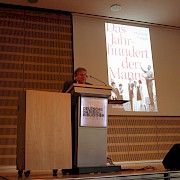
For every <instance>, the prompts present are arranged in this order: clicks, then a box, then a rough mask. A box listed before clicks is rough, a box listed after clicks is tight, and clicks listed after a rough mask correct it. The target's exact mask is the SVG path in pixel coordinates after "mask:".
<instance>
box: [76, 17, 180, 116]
mask: <svg viewBox="0 0 180 180" xmlns="http://www.w3.org/2000/svg"><path fill="white" fill-rule="evenodd" d="M73 46H74V68H75V69H76V68H77V67H85V68H86V69H87V71H88V75H89V76H92V77H88V78H87V81H88V82H90V83H92V84H95V85H109V86H111V87H112V94H111V97H110V98H111V99H114V100H116V99H117V100H118V99H119V100H127V101H128V102H127V103H124V104H113V105H108V114H109V115H148V116H150V115H152V116H154V115H155V116H180V96H179V92H180V84H179V83H180V80H179V77H180V71H179V67H180V30H179V29H175V28H168V27H163V26H157V25H156V26H155V25H147V24H137V23H132V22H131V23H129V22H125V21H117V20H116V21H115V20H112V19H103V18H97V17H89V16H82V15H78V14H73Z"/></svg>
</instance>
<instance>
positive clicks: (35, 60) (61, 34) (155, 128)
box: [0, 6, 180, 167]
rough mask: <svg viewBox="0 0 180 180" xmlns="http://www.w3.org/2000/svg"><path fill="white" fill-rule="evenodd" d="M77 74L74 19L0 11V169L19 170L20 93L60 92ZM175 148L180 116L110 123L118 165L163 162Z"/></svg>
mask: <svg viewBox="0 0 180 180" xmlns="http://www.w3.org/2000/svg"><path fill="white" fill-rule="evenodd" d="M73 69H74V68H73V49H72V20H71V15H70V14H67V13H63V12H57V11H45V10H40V9H34V10H33V9H27V8H20V7H9V6H1V7H0V167H1V166H15V165H16V141H17V121H18V97H19V95H20V94H21V92H22V91H25V90H27V89H36V90H43V91H61V90H62V85H63V83H64V81H65V80H70V79H72V78H73ZM176 143H180V117H152V116H150V117H149V116H109V118H108V156H109V157H111V159H112V160H113V161H114V162H122V161H143V160H160V159H163V158H164V156H165V154H166V153H167V152H168V151H169V149H170V148H171V147H172V146H173V145H174V144H176Z"/></svg>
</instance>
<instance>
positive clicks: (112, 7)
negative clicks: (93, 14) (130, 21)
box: [111, 4, 122, 11]
mask: <svg viewBox="0 0 180 180" xmlns="http://www.w3.org/2000/svg"><path fill="white" fill-rule="evenodd" d="M121 8H122V7H121V6H120V5H119V4H113V5H112V6H111V11H119V10H121Z"/></svg>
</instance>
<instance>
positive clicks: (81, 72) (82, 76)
mask: <svg viewBox="0 0 180 180" xmlns="http://www.w3.org/2000/svg"><path fill="white" fill-rule="evenodd" d="M74 77H75V79H76V81H77V83H79V84H84V83H86V78H87V71H86V69H85V68H82V67H79V68H77V69H76V70H75V72H74Z"/></svg>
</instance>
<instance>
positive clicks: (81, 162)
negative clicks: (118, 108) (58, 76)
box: [62, 84, 121, 174]
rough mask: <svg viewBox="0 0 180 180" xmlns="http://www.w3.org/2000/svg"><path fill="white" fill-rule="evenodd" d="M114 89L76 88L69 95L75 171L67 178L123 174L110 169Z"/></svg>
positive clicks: (68, 91) (106, 87)
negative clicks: (110, 104)
mask: <svg viewBox="0 0 180 180" xmlns="http://www.w3.org/2000/svg"><path fill="white" fill-rule="evenodd" d="M111 90H112V88H111V87H109V86H95V85H88V84H72V86H71V87H70V88H69V89H68V90H67V91H66V92H67V93H71V102H72V111H71V113H72V114H71V118H72V120H71V121H72V169H62V173H63V174H83V173H98V172H113V171H120V169H121V167H120V166H107V164H106V163H107V120H108V113H107V108H108V97H109V96H110V95H111Z"/></svg>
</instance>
